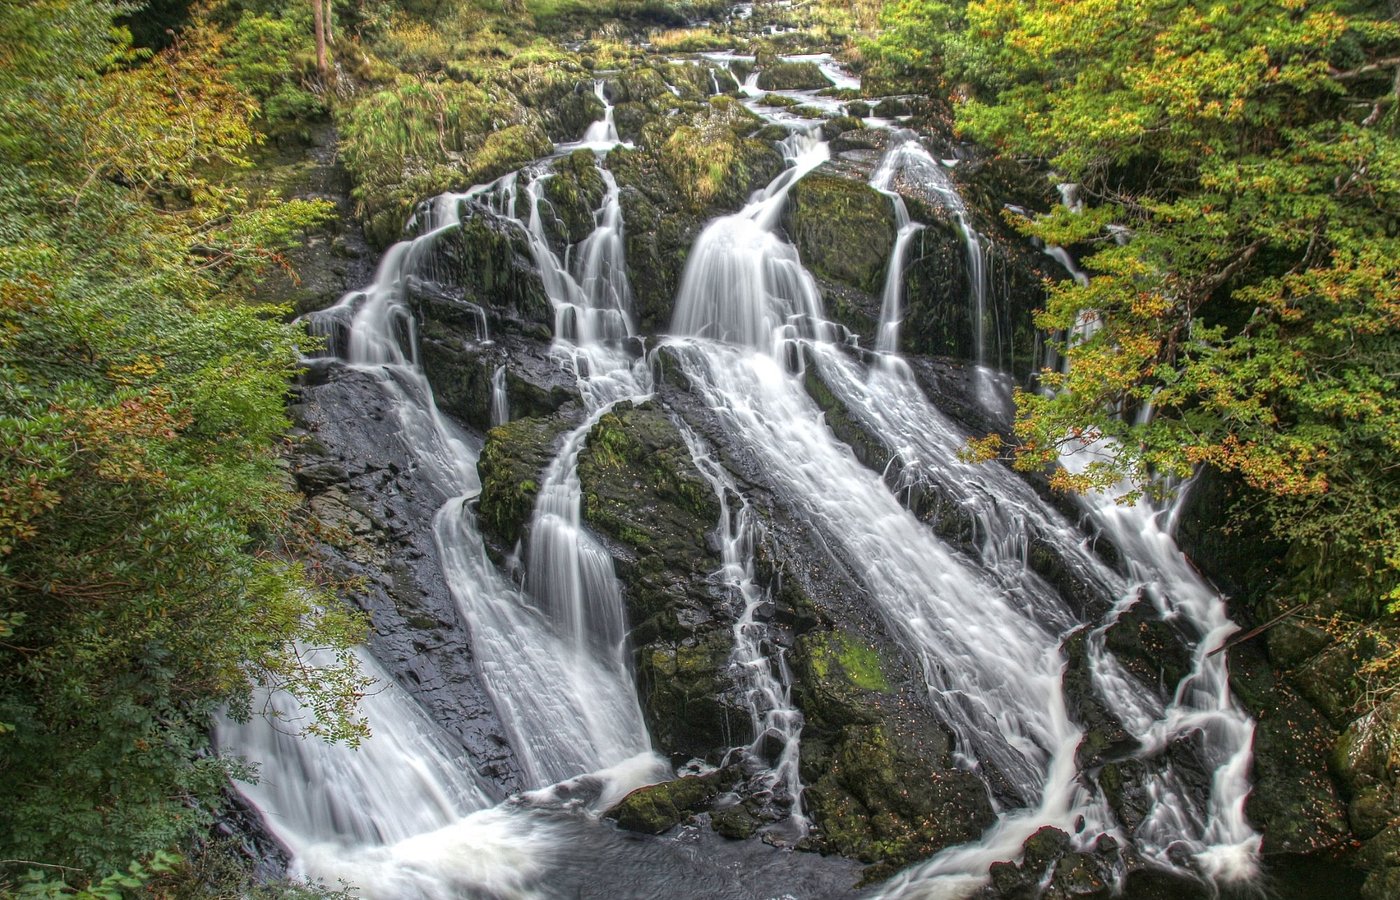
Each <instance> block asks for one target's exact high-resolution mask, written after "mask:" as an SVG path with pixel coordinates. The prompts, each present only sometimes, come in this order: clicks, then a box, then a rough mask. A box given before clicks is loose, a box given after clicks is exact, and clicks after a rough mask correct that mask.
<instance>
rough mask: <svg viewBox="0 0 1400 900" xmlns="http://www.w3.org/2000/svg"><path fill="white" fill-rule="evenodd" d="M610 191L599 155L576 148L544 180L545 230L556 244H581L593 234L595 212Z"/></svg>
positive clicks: (556, 164)
mask: <svg viewBox="0 0 1400 900" xmlns="http://www.w3.org/2000/svg"><path fill="white" fill-rule="evenodd" d="M606 193H607V185H606V184H604V183H603V176H602V174H601V173H600V172H599V171H598V162H597V157H595V156H594V155H593V153H592V152H591V151H588V150H576V151H574V152H573V153H571V154H570V155H569V156H566V157H564V158H563V159H561V160H559V161H558V162H557V163H555V165H554V170H553V172H552V174H551V175H550V176H549V177H548V178H547V179H546V180H545V183H544V199H545V200H546V201H547V202H548V206H547V212H546V213H545V215H544V221H545V232H546V233H547V234H548V235H549V237H550V239H551V241H553V243H554V245H555V246H556V247H558V246H565V245H568V244H577V243H578V242H579V241H582V240H583V239H584V238H586V237H588V235H589V234H590V233H592V231H593V228H594V225H595V222H594V220H593V213H594V212H595V211H596V210H597V209H598V207H599V206H600V205H601V204H602V202H603V195H604V194H606Z"/></svg>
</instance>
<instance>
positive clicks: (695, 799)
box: [604, 769, 739, 834]
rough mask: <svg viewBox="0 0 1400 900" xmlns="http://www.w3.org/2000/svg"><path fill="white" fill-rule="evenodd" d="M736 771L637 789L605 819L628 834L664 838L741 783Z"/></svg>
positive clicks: (720, 772)
mask: <svg viewBox="0 0 1400 900" xmlns="http://www.w3.org/2000/svg"><path fill="white" fill-rule="evenodd" d="M738 778H739V773H738V772H737V771H735V770H733V769H719V770H717V771H714V772H710V773H708V774H705V775H686V776H684V777H681V778H677V779H676V780H675V781H663V782H661V783H660V784H649V785H647V786H645V787H640V788H637V789H636V790H635V791H633V792H632V793H630V794H628V795H627V796H626V797H623V798H622V801H621V802H620V803H618V804H617V806H614V807H613V808H612V809H610V810H608V811H607V812H606V813H604V817H605V818H608V819H612V820H614V821H616V822H617V824H618V825H619V826H620V827H622V828H626V829H627V830H628V831H640V832H642V833H643V834H662V833H663V832H666V831H669V830H670V829H671V828H674V827H675V826H677V825H679V824H680V823H681V822H684V821H686V820H687V819H689V818H690V817H691V816H692V815H694V814H695V813H697V812H699V811H701V810H702V809H703V808H704V807H705V805H706V804H708V803H709V802H710V801H711V800H713V799H714V798H715V796H716V795H717V794H719V793H720V792H721V791H724V790H728V789H729V788H730V787H732V786H733V785H734V783H735V782H736V781H738Z"/></svg>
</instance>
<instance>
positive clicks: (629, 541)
mask: <svg viewBox="0 0 1400 900" xmlns="http://www.w3.org/2000/svg"><path fill="white" fill-rule="evenodd" d="M579 482H580V484H581V486H582V489H583V516H584V520H585V521H586V522H587V523H588V524H589V525H590V526H591V527H592V528H594V529H596V530H597V531H600V532H602V533H603V534H606V535H608V536H609V537H611V538H612V539H614V540H615V541H617V542H619V543H621V544H623V545H625V546H626V548H627V549H628V556H629V559H628V560H627V561H626V563H627V564H626V565H625V566H624V572H625V573H626V574H627V575H629V576H630V582H631V583H630V584H629V597H628V601H629V611H630V612H631V617H630V619H631V624H632V628H633V630H634V632H635V633H636V635H637V637H638V638H639V640H641V641H643V642H645V641H647V640H649V639H650V638H651V637H653V636H660V637H663V638H667V639H673V640H674V639H678V638H682V637H686V636H689V634H690V630H688V629H683V628H680V627H679V626H678V625H677V624H676V619H677V616H678V613H679V608H680V607H682V606H693V607H706V606H708V605H709V604H710V603H712V602H713V601H712V600H711V598H710V597H709V596H708V592H707V589H706V587H705V585H704V584H703V583H702V582H704V580H705V579H706V577H707V576H708V574H709V573H710V572H713V571H715V570H716V569H717V568H719V565H720V559H719V556H718V555H717V554H716V553H715V552H714V551H713V550H711V549H710V547H709V545H708V542H707V539H706V538H707V535H708V534H709V533H710V532H711V531H712V530H714V528H715V524H716V522H718V520H719V504H718V502H717V501H716V499H715V495H714V490H713V488H711V486H710V484H709V482H707V481H705V480H704V478H703V477H702V476H701V475H700V473H699V472H697V471H696V470H695V466H694V463H693V462H692V460H691V457H690V451H689V449H688V448H687V447H686V445H685V442H684V441H683V440H682V438H681V436H680V433H679V432H677V431H676V428H675V426H674V425H673V424H671V421H670V420H669V419H668V418H667V417H666V414H665V413H663V412H662V411H660V410H659V409H657V408H655V407H653V406H651V405H648V404H643V405H640V406H633V405H631V404H630V403H623V404H619V405H618V406H616V407H614V409H613V410H612V411H611V412H609V413H607V414H606V415H604V416H602V417H601V418H600V419H599V420H598V422H597V424H595V425H594V426H593V430H592V431H591V432H590V433H589V435H588V441H587V443H586V445H585V447H584V449H583V451H582V452H581V453H580V454H579Z"/></svg>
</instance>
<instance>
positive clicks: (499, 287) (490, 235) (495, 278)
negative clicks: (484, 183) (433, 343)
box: [408, 204, 554, 340]
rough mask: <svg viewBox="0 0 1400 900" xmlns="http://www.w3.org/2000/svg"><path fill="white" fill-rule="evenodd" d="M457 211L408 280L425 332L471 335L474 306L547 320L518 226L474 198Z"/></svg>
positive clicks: (497, 315) (526, 320)
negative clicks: (456, 219)
mask: <svg viewBox="0 0 1400 900" xmlns="http://www.w3.org/2000/svg"><path fill="white" fill-rule="evenodd" d="M463 213H464V215H463V219H462V224H461V225H460V226H458V227H456V228H452V229H449V230H447V231H445V232H444V233H442V234H440V235H439V236H438V237H437V238H436V240H435V241H434V242H433V245H432V247H431V249H430V252H431V256H430V257H429V258H428V259H426V260H425V261H424V262H423V263H421V264H420V265H419V267H418V270H419V278H417V279H414V280H413V281H412V282H411V283H410V286H409V288H410V289H409V292H408V300H409V303H410V304H411V305H412V306H413V307H414V310H415V312H416V313H417V315H418V318H419V320H420V321H422V322H423V323H424V326H425V327H426V328H429V329H431V331H430V333H429V336H431V337H434V338H436V339H443V340H448V339H450V337H449V335H448V331H452V332H454V333H455V334H456V335H458V336H459V339H465V340H474V339H476V337H478V334H477V329H478V326H479V325H480V314H479V313H478V309H481V310H485V311H486V313H487V315H488V316H489V317H491V318H492V319H494V320H495V321H496V322H497V323H507V324H514V325H516V326H518V327H524V326H528V325H538V326H543V327H546V328H547V327H549V326H551V325H552V324H553V322H554V308H553V306H552V305H551V304H550V302H549V296H548V294H546V293H545V289H544V283H543V282H542V281H541V280H540V275H539V270H538V269H537V268H536V267H535V264H534V260H533V258H532V257H531V256H530V245H529V240H528V238H527V237H526V235H525V233H524V231H523V230H522V229H521V228H520V227H519V226H518V225H516V224H515V223H513V222H508V221H505V220H502V219H498V218H496V216H494V215H492V214H491V213H490V212H489V211H488V210H486V209H485V208H484V207H481V206H478V205H476V204H467V206H466V208H464V210H463Z"/></svg>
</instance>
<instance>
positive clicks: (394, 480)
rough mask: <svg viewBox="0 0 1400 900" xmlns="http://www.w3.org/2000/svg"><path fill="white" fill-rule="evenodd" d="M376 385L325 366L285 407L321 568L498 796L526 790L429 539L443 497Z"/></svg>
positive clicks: (388, 663)
mask: <svg viewBox="0 0 1400 900" xmlns="http://www.w3.org/2000/svg"><path fill="white" fill-rule="evenodd" d="M372 379H373V376H372V375H371V374H369V373H366V372H360V371H356V370H354V369H349V368H345V367H343V366H340V365H338V364H335V365H331V366H330V367H328V368H326V369H323V370H321V371H320V372H319V377H318V378H317V379H315V380H314V381H313V383H309V384H306V385H303V386H301V387H300V388H298V390H297V392H296V397H295V399H296V402H295V403H294V404H293V405H292V406H291V413H292V419H293V421H294V422H295V423H296V428H295V429H294V430H293V432H292V448H293V449H292V454H291V457H290V471H291V474H292V477H293V478H294V479H295V481H296V484H297V487H298V488H299V489H300V490H301V491H302V492H303V493H304V494H305V495H306V497H307V498H308V499H307V503H308V506H309V507H310V509H311V510H312V511H313V512H314V513H316V514H317V515H318V516H319V517H320V518H321V523H322V525H323V526H324V529H325V530H324V540H325V543H324V544H323V546H322V547H321V548H320V551H319V557H320V559H319V563H320V565H323V566H325V567H327V568H328V569H329V570H330V571H331V572H333V573H334V574H335V575H336V577H337V578H339V579H341V580H343V581H349V582H350V583H352V584H354V585H355V586H354V587H353V588H352V589H350V590H349V592H348V594H347V596H348V599H349V600H350V601H351V602H353V603H354V604H355V605H356V606H358V607H360V608H361V609H363V610H364V611H365V612H366V613H367V614H368V616H369V619H370V624H371V626H372V632H371V636H370V640H369V645H370V649H371V650H372V651H373V652H374V655H375V658H376V659H378V660H379V661H380V662H381V663H382V664H383V665H384V668H385V669H386V670H387V671H388V672H389V673H390V674H391V675H393V676H394V678H395V680H396V681H397V682H398V683H399V684H400V685H401V686H403V687H404V688H405V689H406V690H407V691H408V692H409V693H410V694H411V695H412V696H413V697H414V698H415V699H417V700H418V702H419V703H421V704H422V705H423V707H424V709H426V710H427V711H428V712H429V714H430V715H432V716H433V718H434V719H436V720H437V721H438V722H440V723H443V724H444V727H445V728H446V733H447V734H449V735H451V736H452V737H454V738H455V739H457V740H458V741H460V742H461V744H462V746H463V747H464V748H465V749H466V751H467V752H468V753H469V755H470V757H471V758H472V759H474V760H477V761H478V764H479V766H480V767H481V772H482V774H483V775H486V776H487V777H488V779H489V780H490V781H492V782H494V783H495V784H497V785H498V786H499V789H500V791H501V795H502V796H505V794H506V793H508V792H510V791H512V790H516V789H518V788H519V787H521V786H522V785H521V783H520V781H519V778H520V773H519V768H518V766H517V765H516V762H515V760H514V757H513V755H512V753H511V750H510V745H509V743H508V742H507V740H506V738H505V733H504V731H503V730H502V726H501V723H500V721H499V719H498V718H497V716H496V713H495V712H494V709H493V706H492V704H491V702H490V700H489V699H488V698H487V695H486V693H485V691H484V689H483V688H482V686H481V684H480V682H479V680H478V678H477V674H476V671H475V668H474V665H473V655H472V651H471V644H470V641H469V638H468V635H467V634H466V631H465V629H464V627H463V626H462V624H461V620H460V616H459V614H458V612H457V609H456V607H455V605H454V603H453V601H452V599H451V596H450V594H449V593H448V591H447V586H446V585H445V584H444V583H443V579H442V574H441V570H440V567H439V564H438V559H437V551H436V548H435V545H434V543H433V536H432V532H431V523H432V520H433V514H434V513H435V512H436V511H437V509H438V507H439V506H440V505H441V504H442V503H443V502H444V501H445V500H446V499H447V498H445V497H442V496H440V495H439V494H438V493H437V492H436V491H434V490H431V489H429V488H426V487H425V486H424V485H423V484H422V482H421V481H420V480H419V479H418V478H416V477H415V476H414V474H413V472H412V470H411V468H412V467H411V466H410V465H409V464H408V461H407V458H406V454H405V453H404V451H403V450H402V448H401V445H400V443H399V441H398V439H397V437H396V436H395V430H396V428H397V424H396V418H395V416H394V415H393V412H392V411H391V410H390V409H389V408H388V406H387V401H386V400H385V398H384V395H383V393H382V392H381V391H379V390H377V389H376V388H375V387H374V386H373V385H372V384H370V383H368V382H370V381H371V380H372Z"/></svg>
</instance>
